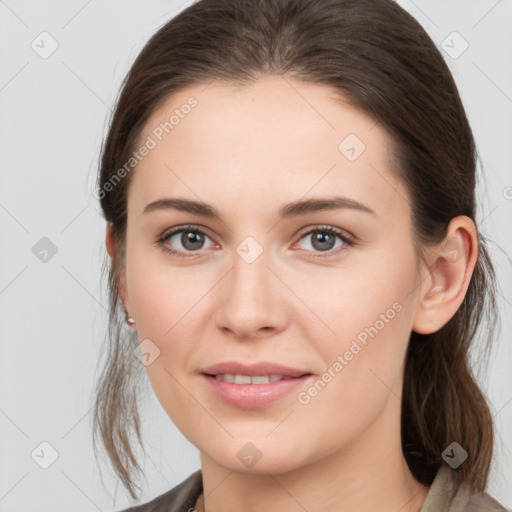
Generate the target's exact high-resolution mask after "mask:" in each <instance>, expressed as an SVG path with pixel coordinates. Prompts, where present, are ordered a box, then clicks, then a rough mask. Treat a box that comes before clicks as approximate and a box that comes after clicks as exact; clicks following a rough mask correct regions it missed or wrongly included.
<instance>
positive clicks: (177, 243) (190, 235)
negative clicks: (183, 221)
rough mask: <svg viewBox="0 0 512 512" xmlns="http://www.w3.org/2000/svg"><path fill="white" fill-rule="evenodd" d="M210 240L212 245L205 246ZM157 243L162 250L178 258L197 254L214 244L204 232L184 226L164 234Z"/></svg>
mask: <svg viewBox="0 0 512 512" xmlns="http://www.w3.org/2000/svg"><path fill="white" fill-rule="evenodd" d="M206 239H208V240H210V245H206V246H205V240H206ZM157 243H158V244H159V245H161V246H162V248H163V249H164V250H166V251H168V252H170V253H172V254H175V255H177V256H185V257H186V256H187V255H186V254H180V253H187V252H188V253H191V252H197V251H199V250H201V249H208V248H210V247H211V246H212V245H213V243H212V241H211V239H210V237H209V236H208V235H207V234H206V233H205V232H204V231H203V230H202V229H199V228H196V227H192V226H182V227H180V228H176V229H173V230H172V231H169V232H167V233H164V234H163V235H162V236H161V237H160V238H159V239H158V240H157ZM176 248H177V249H176Z"/></svg>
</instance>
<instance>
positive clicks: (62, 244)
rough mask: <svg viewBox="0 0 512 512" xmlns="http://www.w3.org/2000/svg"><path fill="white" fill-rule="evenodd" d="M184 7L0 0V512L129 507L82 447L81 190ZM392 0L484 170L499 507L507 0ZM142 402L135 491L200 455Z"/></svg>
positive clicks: (507, 275) (511, 65)
mask: <svg viewBox="0 0 512 512" xmlns="http://www.w3.org/2000/svg"><path fill="white" fill-rule="evenodd" d="M189 3H191V2H185V3H183V2H176V1H171V0H166V1H162V0H152V1H144V2H143V1H141V0H139V1H133V0H132V1H128V0H115V1H112V0H109V1H100V0H89V1H85V0H81V1H67V2H63V1H62V2H57V1H45V2H37V1H35V0H31V1H22V0H17V1H15V0H6V1H0V39H1V41H0V52H1V67H0V69H1V74H0V108H1V117H0V130H1V131H0V140H1V148H2V149H1V152H0V168H1V177H0V179H1V182H0V226H1V233H2V237H1V239H0V244H1V245H0V247H1V249H2V251H1V256H0V257H1V264H0V333H1V334H0V335H1V340H2V343H1V348H0V350H1V352H0V376H1V388H0V389H1V402H0V442H1V445H0V450H1V451H0V453H1V458H0V460H1V464H0V467H1V469H0V471H1V473H0V512H5V511H9V512H18V511H19V512H21V511H23V512H31V511H38V512H46V511H52V512H60V511H67V512H78V511H94V510H103V511H107V510H114V509H116V510H118V509H120V508H123V507H125V506H128V505H129V504H130V502H129V500H128V497H127V494H126V493H125V491H124V489H123V488H122V486H121V485H120V484H118V483H117V480H116V479H115V478H114V477H113V475H112V473H111V472H110V470H109V469H108V466H107V465H106V464H105V463H101V467H102V470H103V475H104V478H105V487H103V486H102V484H101V480H100V474H99V469H98V466H97V465H96V462H95V459H94V455H93V451H92V443H91V430H90V418H91V415H90V404H91V390H92V386H93V378H94V370H95V367H96V363H97V359H98V353H99V347H100V345H101V343H102V342H103V337H104V331H105V326H106V321H107V316H106V306H107V296H106V294H105V290H104V289H102V287H101V285H100V268H101V263H102V259H103V255H104V249H103V237H104V222H103V220H102V217H101V215H100V213H99V206H98V204H97V201H96V200H95V198H94V197H93V195H92V191H93V187H94V181H95V174H96V169H97V162H98V155H99V149H100V144H101V140H102V137H103V135H104V133H105V130H106V120H107V118H108V115H109V114H110V108H111V106H112V105H113V101H114V99H115V97H116V95H117V92H118V89H119V86H120V84H121V80H122V79H123V77H124V75H125V73H126V72H127V71H128V68H129V66H130V64H131V62H132V61H133V59H134V58H135V56H136V55H137V53H138V51H139V50H140V49H141V47H142V45H143V43H144V42H145V41H146V40H147V39H148V38H149V37H150V35H151V34H153V33H154V32H155V31H156V30H157V28H158V27H159V26H160V25H161V24H163V23H164V22H165V21H166V20H167V19H169V18H170V17H172V16H173V15H174V14H175V13H176V12H178V11H180V10H181V9H182V8H183V7H184V6H186V5H188V4H189ZM399 3H400V4H401V5H403V6H404V7H405V8H406V9H407V10H408V11H409V12H410V13H411V14H412V15H413V16H415V17H416V18H417V19H418V20H419V21H420V23H422V25H423V26H424V27H425V28H426V30H427V31H428V32H429V34H430V35H431V37H432V38H433V39H434V41H435V42H436V44H438V45H439V46H440V47H443V45H444V47H445V48H446V49H447V51H449V52H451V54H452V55H451V56H450V55H449V54H448V53H446V52H445V53H444V56H445V58H446V60H447V61H448V63H449V65H450V68H451V69H452V72H453V73H454V77H455V80H456V82H457V84H458V86H459V89H460V93H461V95H462V99H463V101H464V104H465V107H466V109H467V113H468V116H469V119H470V122H471V124H472V127H473V130H474V134H475V137H476V141H477V145H478V149H479V154H480V157H481V161H482V164H483V165H482V166H483V172H484V174H485V183H483V185H482V186H481V188H480V197H481V210H480V215H479V219H480V221H481V228H482V230H483V231H484V233H486V234H487V235H488V236H489V237H490V238H491V239H492V240H495V241H496V242H497V243H498V244H499V247H500V248H501V250H498V249H497V248H496V246H494V245H493V246H492V252H493V254H494V257H495V262H496V266H497V269H498V276H499V280H500V282H501V285H502V292H501V294H500V297H499V300H500V312H501V316H502V332H501V335H500V338H499V339H498V340H497V347H496V350H495V352H494V354H493V357H492V359H491V362H490V366H489V369H490V371H489V374H488V378H485V379H484V378H483V377H482V381H481V382H482V385H483V386H484V387H485V388H486V389H487V390H488V393H489V397H490V400H491V402H492V406H493V412H494V414H495V420H496V425H497V429H498V444H497V455H496V459H495V465H494V467H493V473H492V480H491V485H490V488H489V491H490V492H491V493H492V494H494V495H495V496H496V497H497V498H498V499H500V500H501V502H502V503H503V504H505V505H506V506H507V507H512V454H511V449H512V438H511V431H512V384H511V373H512V372H511V370H512V349H511V346H512V343H511V331H512V325H511V324H512V322H511V318H512V286H511V283H512V279H511V274H512V272H511V270H512V269H511V264H510V262H509V261H508V260H507V257H506V255H505V253H506V254H509V255H510V254H512V232H511V230H510V219H512V188H511V187H512V171H511V166H512V58H511V57H512V31H511V30H510V27H511V26H512V2H511V0H501V1H496V0H493V1H484V0H478V1H476V0H473V1H462V0H459V1H457V2H455V1H446V0H436V1H428V2H427V1H419V0H416V1H414V2H413V1H412V0H402V1H400V2H399ZM43 31H47V32H48V33H49V34H51V36H52V38H54V39H55V40H56V41H57V43H58V45H59V46H58V49H57V50H56V51H55V52H54V53H53V54H52V55H51V56H49V57H48V58H46V59H43V58H41V56H40V55H39V54H38V53H36V52H35V51H34V50H33V49H32V48H31V43H32V42H33V41H34V40H35V41H36V43H35V44H39V46H40V47H42V43H41V42H40V40H41V37H47V36H40V34H41V32H43ZM454 31H456V32H458V33H459V34H460V36H461V37H462V38H463V39H464V40H465V41H467V43H468V44H469V47H468V48H467V50H466V51H465V52H464V53H462V54H461V55H457V54H458V53H460V51H461V50H462V49H463V48H464V46H463V45H464V41H463V40H462V39H461V38H460V37H459V36H458V35H453V34H452V33H453V32H454ZM38 41H39V42H38ZM443 41H444V43H443ZM49 45H50V40H49V39H46V40H45V48H46V49H48V48H50V46H49ZM40 51H43V50H42V48H41V49H40ZM454 57H456V58H454ZM43 237H48V238H49V239H50V240H51V241H52V242H53V244H55V246H56V248H57V253H56V254H55V255H54V256H53V257H50V256H51V253H49V254H48V256H47V259H48V261H46V262H42V261H40V259H38V258H37V257H36V255H35V254H34V253H33V252H32V248H33V246H34V245H35V244H36V243H37V242H38V241H39V240H40V239H41V238H43ZM40 256H41V257H42V256H43V255H42V254H41V255H40ZM148 386H149V384H148ZM146 405H147V407H146V410H145V411H143V424H144V436H145V438H146V443H147V446H148V449H149V451H150V458H149V459H148V460H146V461H145V470H146V474H147V477H148V482H149V485H148V486H146V487H145V492H144V495H143V500H149V499H150V498H151V497H153V496H156V495H157V494H160V493H162V492H164V491H165V490H167V489H169V488H170V487H172V486H174V485H176V484H177V483H179V482H180V481H182V480H183V479H184V478H185V477H186V476H188V475H189V474H190V473H191V472H192V471H195V470H196V469H197V468H199V465H200V463H199V456H198V453H197V450H196V449H195V448H194V447H193V446H191V445H190V444H189V443H188V441H186V440H185V438H184V437H183V436H182V435H181V434H180V432H179V431H178V430H177V429H176V428H175V427H174V426H173V424H172V422H171V421H170V420H169V418H168V417H167V415H166V414H165V413H164V412H163V410H162V408H161V406H160V404H159V403H158V402H157V400H156V398H155V397H154V396H153V394H152V392H151V391H150V392H149V393H148V398H147V400H146ZM44 441H45V442H47V443H49V444H50V445H51V446H52V447H53V448H54V449H55V450H56V451H57V452H58V458H57V459H56V460H55V462H54V463H53V464H52V465H51V466H50V467H49V468H48V469H42V468H41V467H40V466H39V465H38V464H36V462H35V461H34V460H33V458H32V457H31V454H32V453H33V452H34V450H36V452H37V453H39V454H40V457H39V459H38V460H39V461H40V462H44V459H45V457H46V458H48V457H50V456H51V450H50V449H49V448H45V447H44V445H43V452H44V454H45V455H44V457H43V456H41V453H42V452H41V447H40V443H42V442H44ZM34 458H37V457H36V456H34ZM49 461H50V459H47V460H46V462H49Z"/></svg>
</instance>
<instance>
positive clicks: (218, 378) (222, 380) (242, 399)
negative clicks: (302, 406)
mask: <svg viewBox="0 0 512 512" xmlns="http://www.w3.org/2000/svg"><path fill="white" fill-rule="evenodd" d="M201 375H202V377H203V379H204V383H205V385H206V389H208V390H209V392H211V393H212V394H213V395H214V396H215V397H217V398H218V399H219V400H221V401H222V402H224V403H226V404H229V405H231V406H234V407H237V408H239V409H257V408H262V407H265V406H267V405H270V404H271V403H272V402H275V401H278V400H279V399H281V398H283V397H285V396H287V395H290V394H291V393H292V392H297V391H298V390H299V389H300V388H301V387H302V386H304V385H305V384H306V383H307V382H308V381H310V380H311V379H312V378H313V376H312V374H311V373H309V372H307V371H304V370H301V369H299V368H292V367H289V366H283V365H279V364H275V363H269V362H263V363H256V364H243V363H238V362H236V361H228V362H224V363H219V364H215V365H213V366H209V367H207V368H205V369H204V370H202V372H201Z"/></svg>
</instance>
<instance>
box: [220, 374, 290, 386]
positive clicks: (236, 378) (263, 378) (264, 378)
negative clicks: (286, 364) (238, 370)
mask: <svg viewBox="0 0 512 512" xmlns="http://www.w3.org/2000/svg"><path fill="white" fill-rule="evenodd" d="M215 378H216V379H217V380H223V381H224V382H231V383H234V384H269V383H270V382H277V381H278V380H282V379H285V378H286V377H283V376H282V375H253V376H251V375H238V374H236V375H235V374H233V373H223V374H219V375H215Z"/></svg>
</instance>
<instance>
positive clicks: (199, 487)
mask: <svg viewBox="0 0 512 512" xmlns="http://www.w3.org/2000/svg"><path fill="white" fill-rule="evenodd" d="M202 491H203V481H202V474H201V470H198V471H196V472H195V473H192V474H191V475H190V476H189V477H188V478H186V479H185V480H184V481H183V482H181V483H180V484H178V485H177V486H176V487H174V488H172V489H171V490H170V491H167V492H166V493H164V494H161V495H160V496H158V497H157V498H155V499H153V500H152V501H150V502H148V503H146V504H144V505H138V506H136V507H131V508H128V509H125V510H123V511H121V512H194V505H195V503H196V500H197V498H198V497H199V495H200V494H201V492H202ZM225 512H230V511H225ZM283 512H286V511H283ZM375 512H378V511H375ZM420 512H512V511H511V510H510V509H507V508H505V507H503V506H502V505H500V504H499V503H498V502H497V501H496V500H494V499H493V498H492V497H491V496H490V495H489V494H487V493H485V492H484V493H476V492H472V491H471V489H470V488H469V487H468V486H467V485H465V484H463V485H460V484H459V474H458V473H457V472H456V471H454V470H453V469H451V468H450V467H449V466H447V465H446V464H442V465H441V467H440V468H439V470H438V472H437V474H436V477H435V479H434V481H433V482H432V485H431V487H430V490H429V492H428V494H427V497H426V498H425V501H424V503H423V506H422V507H421V510H420Z"/></svg>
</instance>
